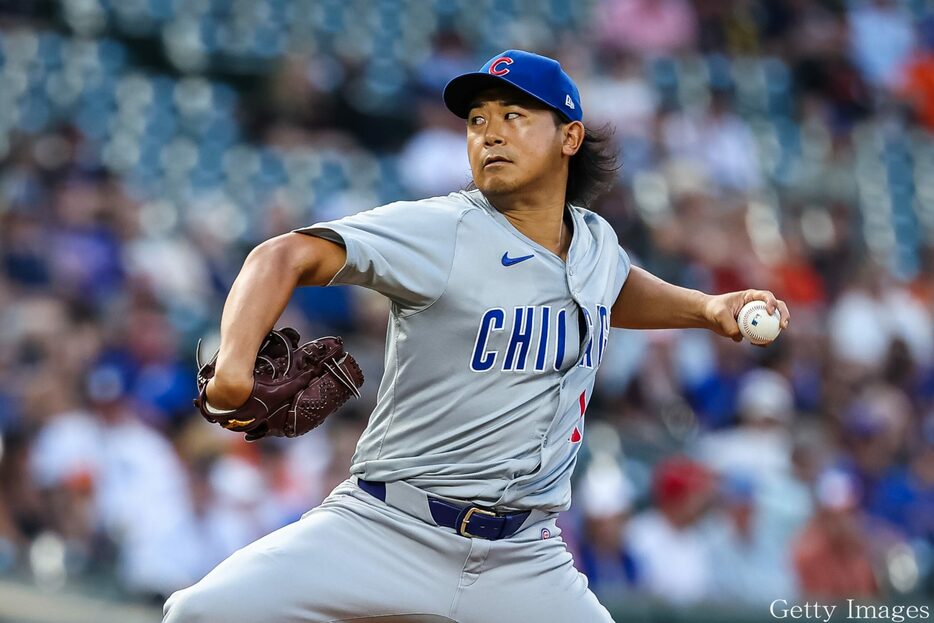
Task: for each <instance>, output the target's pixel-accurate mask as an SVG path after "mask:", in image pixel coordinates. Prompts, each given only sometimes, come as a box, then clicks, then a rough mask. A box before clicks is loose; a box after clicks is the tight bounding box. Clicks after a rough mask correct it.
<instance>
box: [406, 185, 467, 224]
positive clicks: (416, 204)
mask: <svg viewBox="0 0 934 623" xmlns="http://www.w3.org/2000/svg"><path fill="white" fill-rule="evenodd" d="M479 193H480V191H468V190H460V191H456V192H452V193H449V194H447V195H439V196H437V197H426V198H425V199H418V200H415V201H402V202H398V203H401V204H407V206H408V209H412V210H431V211H435V212H437V213H443V214H446V215H448V216H450V217H452V218H455V219H459V218H460V217H462V216H463V215H464V214H465V213H467V212H470V211H473V210H482V209H483V203H482V201H483V199H482V195H480V196H479V198H478V197H477V196H476V195H479Z"/></svg>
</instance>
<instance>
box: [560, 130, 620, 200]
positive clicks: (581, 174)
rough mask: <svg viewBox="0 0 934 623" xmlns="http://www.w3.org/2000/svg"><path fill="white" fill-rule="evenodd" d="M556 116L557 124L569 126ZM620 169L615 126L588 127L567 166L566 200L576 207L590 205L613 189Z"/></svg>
mask: <svg viewBox="0 0 934 623" xmlns="http://www.w3.org/2000/svg"><path fill="white" fill-rule="evenodd" d="M554 117H555V123H556V124H558V125H561V124H564V123H567V121H565V120H564V118H563V117H561V116H560V115H559V114H558V113H554ZM621 166H622V164H621V163H620V161H619V151H618V150H617V148H616V144H615V143H614V141H613V127H612V126H611V125H610V124H605V125H602V126H599V127H596V128H585V129H584V142H583V144H581V147H580V149H579V150H578V151H577V153H576V154H574V155H573V156H571V162H570V163H569V164H568V185H567V191H566V192H565V199H564V200H565V201H567V202H568V203H571V204H574V205H579V206H585V207H586V206H589V205H590V204H591V203H592V202H593V201H595V200H596V199H598V198H599V197H600V196H601V195H603V194H604V193H606V192H608V191H609V190H610V189H611V188H612V187H613V184H614V183H615V182H616V172H617V171H619V169H620V167H621Z"/></svg>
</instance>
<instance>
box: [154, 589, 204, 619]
mask: <svg viewBox="0 0 934 623" xmlns="http://www.w3.org/2000/svg"><path fill="white" fill-rule="evenodd" d="M213 601H215V600H213V599H212V598H211V597H210V596H209V595H208V594H207V591H204V590H201V589H200V588H199V587H198V585H197V584H196V585H194V586H191V587H189V588H186V589H183V590H180V591H176V592H174V593H172V595H171V596H170V597H169V598H168V600H167V601H166V602H165V606H164V607H163V609H162V615H163V619H162V623H208V622H209V621H217V620H218V618H217V614H218V613H217V612H216V610H217V605H216V604H215V603H212V602H213Z"/></svg>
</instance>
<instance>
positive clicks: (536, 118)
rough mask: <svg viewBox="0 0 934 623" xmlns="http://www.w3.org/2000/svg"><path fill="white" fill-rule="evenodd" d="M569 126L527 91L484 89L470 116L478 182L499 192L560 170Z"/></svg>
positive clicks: (470, 145) (513, 189)
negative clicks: (525, 92) (563, 146)
mask: <svg viewBox="0 0 934 623" xmlns="http://www.w3.org/2000/svg"><path fill="white" fill-rule="evenodd" d="M562 128H563V126H560V125H558V124H556V123H555V118H554V115H553V113H552V111H551V109H550V108H548V107H547V106H545V105H544V104H542V103H541V102H539V101H538V100H536V99H533V98H531V97H529V96H527V95H525V94H524V93H522V92H521V91H518V90H516V89H512V88H509V87H497V88H494V89H490V90H487V91H483V92H482V93H480V95H478V96H477V98H476V99H475V100H474V101H473V103H472V104H471V107H470V112H469V113H468V115H467V155H468V158H469V159H470V169H471V171H472V173H473V180H474V183H475V184H476V185H477V188H479V189H480V190H481V191H482V192H483V194H485V195H487V196H497V195H505V194H509V193H513V192H516V191H520V190H522V189H524V188H529V187H533V185H536V184H538V183H539V182H540V181H541V180H544V179H547V178H548V177H550V176H554V175H557V174H560V173H561V171H562V168H563V164H562V145H563V143H564V135H565V132H564V131H563V129H562Z"/></svg>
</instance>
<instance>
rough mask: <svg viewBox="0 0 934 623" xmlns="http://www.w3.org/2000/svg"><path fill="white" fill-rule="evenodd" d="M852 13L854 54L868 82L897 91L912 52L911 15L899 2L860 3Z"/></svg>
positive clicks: (857, 3)
mask: <svg viewBox="0 0 934 623" xmlns="http://www.w3.org/2000/svg"><path fill="white" fill-rule="evenodd" d="M853 4H854V5H855V8H853V9H850V12H849V22H850V38H851V47H852V54H853V58H854V60H855V62H856V64H857V65H858V66H859V67H860V69H861V70H862V72H863V75H865V76H866V78H867V80H869V82H871V83H872V84H874V85H877V86H886V87H894V86H896V83H897V81H898V80H899V79H900V78H901V71H902V68H903V67H904V65H905V62H906V61H907V60H908V56H909V54H910V53H911V52H912V49H913V47H914V43H915V31H914V25H913V24H912V19H911V14H910V13H909V12H908V9H907V8H905V7H904V6H903V5H902V4H901V3H899V2H898V0H860V1H858V2H854V3H853Z"/></svg>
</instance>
